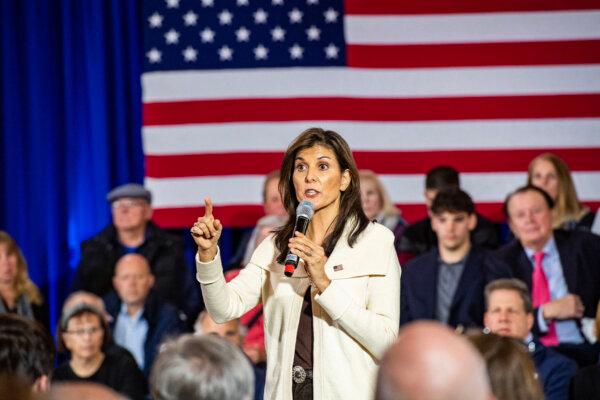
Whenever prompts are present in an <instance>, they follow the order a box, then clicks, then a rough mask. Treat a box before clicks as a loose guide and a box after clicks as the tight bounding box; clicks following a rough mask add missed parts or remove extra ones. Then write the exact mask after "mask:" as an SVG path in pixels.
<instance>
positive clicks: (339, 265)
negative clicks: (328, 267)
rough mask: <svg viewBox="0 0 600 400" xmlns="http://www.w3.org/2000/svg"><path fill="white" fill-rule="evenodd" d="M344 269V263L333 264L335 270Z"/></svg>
mask: <svg viewBox="0 0 600 400" xmlns="http://www.w3.org/2000/svg"><path fill="white" fill-rule="evenodd" d="M343 269H344V266H343V265H342V264H338V265H334V266H333V272H338V271H342V270H343Z"/></svg>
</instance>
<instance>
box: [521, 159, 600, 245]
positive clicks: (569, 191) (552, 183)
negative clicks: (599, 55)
mask: <svg viewBox="0 0 600 400" xmlns="http://www.w3.org/2000/svg"><path fill="white" fill-rule="evenodd" d="M527 184H528V185H534V186H537V187H539V188H542V189H544V191H545V192H546V193H548V194H549V195H550V197H552V200H554V209H553V218H552V221H553V223H552V227H553V228H554V229H559V228H560V229H567V230H571V229H579V230H585V231H590V230H591V229H592V224H593V223H594V217H595V215H594V213H593V212H591V211H590V209H589V208H588V207H586V206H584V205H583V204H581V203H580V202H579V199H578V198H577V191H576V190H575V184H574V183H573V178H572V177H571V171H570V170H569V167H568V166H567V164H566V163H565V162H564V161H563V160H562V159H561V158H559V157H557V156H555V155H554V154H552V153H544V154H541V155H539V156H537V157H536V158H534V159H533V160H532V161H531V162H530V163H529V170H528V173H527ZM594 233H596V234H600V231H599V232H594Z"/></svg>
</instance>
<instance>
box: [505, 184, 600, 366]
mask: <svg viewBox="0 0 600 400" xmlns="http://www.w3.org/2000/svg"><path fill="white" fill-rule="evenodd" d="M552 207H553V202H552V199H551V198H550V196H548V194H547V193H546V192H544V191H543V190H542V189H540V188H538V187H535V186H523V187H520V188H518V189H517V190H515V191H514V192H513V193H511V194H510V195H508V197H507V198H506V201H505V202H504V210H505V212H506V216H507V218H508V223H509V226H510V228H511V230H512V231H513V233H514V235H515V239H514V240H513V241H512V242H511V243H509V244H507V245H506V246H504V247H503V248H501V249H500V250H499V251H498V256H499V257H500V258H501V259H502V260H504V262H506V263H507V264H508V265H510V267H511V269H512V274H513V275H514V277H515V278H518V279H520V280H522V281H523V282H525V284H526V285H527V287H528V288H529V290H530V293H531V297H532V299H533V306H534V313H533V315H534V325H533V328H532V332H533V333H534V335H537V336H539V338H540V341H541V342H542V343H543V344H544V345H546V346H549V347H555V348H556V350H558V351H559V352H561V353H563V354H565V355H567V356H569V357H571V358H573V359H574V360H575V361H577V362H578V364H579V365H580V366H584V365H589V364H593V363H597V362H598V354H599V352H600V344H598V343H595V344H594V345H592V344H590V342H589V341H588V338H587V337H586V335H585V334H584V331H583V330H582V329H581V328H582V326H583V324H585V323H586V318H589V321H591V320H592V319H593V318H594V317H595V313H596V307H597V306H598V301H599V300H600V256H599V255H600V237H598V236H596V235H594V234H591V233H588V232H580V231H563V230H553V229H552V225H553V224H552Z"/></svg>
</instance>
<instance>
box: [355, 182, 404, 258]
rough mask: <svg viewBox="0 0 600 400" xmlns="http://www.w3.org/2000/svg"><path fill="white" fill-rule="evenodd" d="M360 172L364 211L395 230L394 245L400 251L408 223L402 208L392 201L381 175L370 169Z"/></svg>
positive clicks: (370, 218) (372, 218)
mask: <svg viewBox="0 0 600 400" xmlns="http://www.w3.org/2000/svg"><path fill="white" fill-rule="evenodd" d="M359 174H360V198H361V202H362V209H363V211H364V212H365V214H366V215H367V218H369V220H371V221H377V222H379V223H380V224H381V225H383V226H385V227H387V228H389V229H390V230H391V231H392V232H394V245H395V247H396V251H399V250H400V239H401V238H402V233H404V229H406V225H407V224H406V221H404V219H402V217H401V216H400V215H401V213H400V210H399V209H398V208H397V207H396V206H395V205H394V203H392V200H391V199H390V196H389V195H388V193H387V190H385V187H384V186H383V183H381V181H380V180H379V177H378V176H377V175H376V174H375V173H374V172H373V171H369V170H361V171H359Z"/></svg>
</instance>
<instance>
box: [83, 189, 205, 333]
mask: <svg viewBox="0 0 600 400" xmlns="http://www.w3.org/2000/svg"><path fill="white" fill-rule="evenodd" d="M106 198H107V200H108V202H109V203H110V204H111V209H112V224H110V225H108V226H107V227H106V228H105V229H104V230H102V232H100V233H99V234H98V235H96V236H94V237H93V238H91V239H89V240H86V241H84V242H83V243H82V245H81V261H80V263H79V266H78V268H77V271H76V275H75V282H74V285H73V288H74V289H76V290H77V289H83V290H86V291H89V292H92V293H95V294H97V295H99V296H105V295H106V294H108V293H109V292H110V291H111V290H112V289H113V287H112V277H113V275H114V267H115V264H116V263H117V260H118V259H119V258H121V256H123V255H125V254H129V253H137V254H141V255H142V256H144V257H146V259H147V260H148V262H149V263H150V267H151V269H152V274H153V275H154V276H155V277H156V284H155V290H156V292H157V294H158V297H159V298H160V299H161V300H163V301H166V302H170V303H172V304H174V305H176V306H177V307H178V308H179V309H181V310H182V311H184V312H185V314H186V315H187V316H188V317H189V318H190V319H193V318H195V316H196V315H197V314H198V311H199V304H200V294H199V292H198V290H197V288H196V287H195V286H194V285H193V274H192V272H191V269H189V268H188V266H187V265H186V264H185V262H184V257H183V240H182V239H181V238H179V237H176V236H174V235H171V234H169V233H167V232H165V231H163V230H162V229H160V228H159V227H157V226H156V225H155V224H153V223H152V222H151V221H150V218H151V217H152V206H151V199H152V196H151V194H150V192H149V191H148V190H146V189H144V187H143V186H141V185H138V184H132V183H130V184H126V185H122V186H119V187H117V188H115V189H113V190H112V191H111V192H109V193H108V195H107V197H106ZM190 323H191V321H190Z"/></svg>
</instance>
